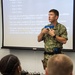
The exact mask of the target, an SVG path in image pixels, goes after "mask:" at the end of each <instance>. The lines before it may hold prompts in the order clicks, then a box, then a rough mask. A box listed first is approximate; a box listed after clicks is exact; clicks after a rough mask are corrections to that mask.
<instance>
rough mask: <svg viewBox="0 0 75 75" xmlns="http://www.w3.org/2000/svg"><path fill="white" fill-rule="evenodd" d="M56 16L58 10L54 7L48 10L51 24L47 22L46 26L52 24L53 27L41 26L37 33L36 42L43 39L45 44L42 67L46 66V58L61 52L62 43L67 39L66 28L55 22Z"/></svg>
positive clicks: (57, 15)
mask: <svg viewBox="0 0 75 75" xmlns="http://www.w3.org/2000/svg"><path fill="white" fill-rule="evenodd" d="M58 17H59V12H58V11H57V10H56V9H52V10H50V11H49V22H50V23H51V24H48V25H47V26H51V25H53V26H54V28H52V29H51V28H43V29H42V30H41V33H40V34H39V35H38V42H40V41H42V40H43V41H44V46H45V52H44V60H42V62H43V67H44V69H45V68H46V67H47V60H48V58H49V57H50V56H52V55H54V54H58V53H61V50H62V48H63V44H65V43H66V42H67V40H68V38H67V29H66V27H65V26H64V25H62V24H60V23H58V22H57V20H58ZM55 48H57V50H58V52H57V53H56V52H54V49H55Z"/></svg>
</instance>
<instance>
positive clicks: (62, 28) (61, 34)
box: [60, 24, 68, 40]
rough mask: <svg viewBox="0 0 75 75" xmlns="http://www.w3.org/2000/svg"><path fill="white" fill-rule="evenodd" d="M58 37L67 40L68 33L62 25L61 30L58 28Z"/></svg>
mask: <svg viewBox="0 0 75 75" xmlns="http://www.w3.org/2000/svg"><path fill="white" fill-rule="evenodd" d="M60 36H61V37H63V38H65V39H67V40H68V33H67V29H66V27H65V26H64V25H62V24H61V28H60Z"/></svg>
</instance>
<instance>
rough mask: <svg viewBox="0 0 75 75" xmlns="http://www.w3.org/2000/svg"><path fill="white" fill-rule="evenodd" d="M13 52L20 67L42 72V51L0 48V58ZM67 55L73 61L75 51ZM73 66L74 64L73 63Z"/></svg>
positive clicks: (0, 27)
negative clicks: (18, 60) (19, 62)
mask: <svg viewBox="0 0 75 75" xmlns="http://www.w3.org/2000/svg"><path fill="white" fill-rule="evenodd" d="M0 1H1V0H0ZM1 16H2V15H1V2H0V48H1V46H2V19H1ZM10 53H11V54H14V55H16V56H18V58H19V59H20V61H21V65H22V68H23V69H24V70H28V71H30V72H35V71H36V72H40V73H42V72H43V73H44V70H43V67H42V63H41V60H42V59H43V51H31V50H30V51H25V50H8V49H0V59H1V58H2V57H3V56H5V55H7V54H10ZM66 54H67V55H69V56H70V57H71V58H72V60H73V62H75V53H74V52H66ZM74 66H75V64H74ZM74 74H75V69H74Z"/></svg>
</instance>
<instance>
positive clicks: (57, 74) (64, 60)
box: [46, 54, 73, 75]
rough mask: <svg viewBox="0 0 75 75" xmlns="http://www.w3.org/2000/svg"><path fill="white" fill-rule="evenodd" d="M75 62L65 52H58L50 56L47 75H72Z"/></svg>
mask: <svg viewBox="0 0 75 75" xmlns="http://www.w3.org/2000/svg"><path fill="white" fill-rule="evenodd" d="M72 71H73V63H72V61H71V59H70V57H68V56H67V55H65V54H57V55H54V56H52V57H51V58H49V60H48V63H47V68H46V75H72Z"/></svg>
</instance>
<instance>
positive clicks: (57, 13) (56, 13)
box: [49, 9, 59, 16]
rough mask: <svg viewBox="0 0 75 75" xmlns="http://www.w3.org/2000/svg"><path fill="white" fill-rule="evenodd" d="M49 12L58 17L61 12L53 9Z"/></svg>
mask: <svg viewBox="0 0 75 75" xmlns="http://www.w3.org/2000/svg"><path fill="white" fill-rule="evenodd" d="M49 12H53V13H54V14H55V15H56V16H59V11H58V10H56V9H51V10H50V11H49Z"/></svg>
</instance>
